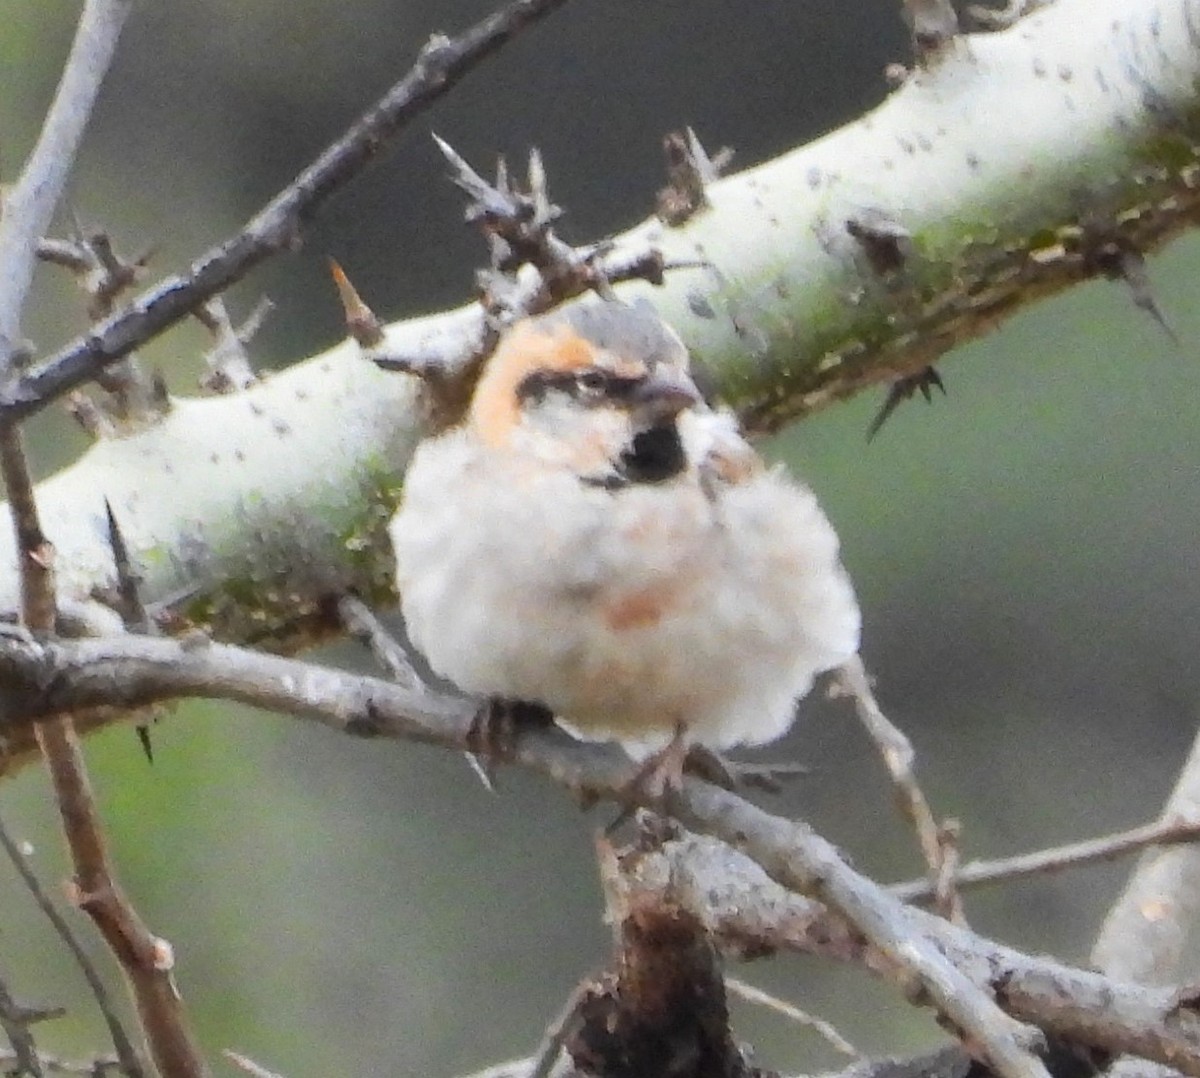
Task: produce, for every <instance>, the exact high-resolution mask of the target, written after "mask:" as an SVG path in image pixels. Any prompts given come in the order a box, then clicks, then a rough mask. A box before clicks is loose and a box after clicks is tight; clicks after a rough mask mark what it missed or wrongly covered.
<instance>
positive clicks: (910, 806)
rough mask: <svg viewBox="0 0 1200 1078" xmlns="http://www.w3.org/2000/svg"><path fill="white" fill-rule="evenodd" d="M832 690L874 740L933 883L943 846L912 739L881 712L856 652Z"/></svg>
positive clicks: (839, 675)
mask: <svg viewBox="0 0 1200 1078" xmlns="http://www.w3.org/2000/svg"><path fill="white" fill-rule="evenodd" d="M834 691H835V692H837V693H838V694H840V695H845V696H848V697H850V699H851V700H853V701H854V710H855V713H856V714H857V715H858V718H859V721H860V722H861V723H862V724H863V726H864V728H865V729H866V731H867V733H868V734H869V735H870V737H871V740H872V741H874V742H875V747H876V748H877V749H878V750H879V755H880V756H881V757H882V758H883V762H884V765H885V766H886V767H887V769H888V774H890V775H891V777H892V782H893V784H894V785H895V787H896V798H897V801H898V803H899V806H900V811H901V812H902V813H903V814H904V818H905V819H906V820H908V822H909V823H911V824H912V825H913V827H914V829H915V830H916V833H917V841H918V843H919V844H920V847H921V855H922V856H923V857H924V859H925V864H926V866H927V867H928V869H929V879H930V881H931V882H932V883H934V884H935V885H936V883H937V881H938V879H939V878H940V876H941V865H942V854H943V846H942V841H941V838H940V834H939V828H938V823H937V820H936V819H934V816H933V810H932V809H931V808H930V807H929V802H928V800H927V799H926V797H925V794H924V792H923V791H922V790H921V787H920V784H919V783H918V782H917V776H916V772H915V771H914V764H915V762H916V753H915V752H914V751H913V747H912V742H911V741H909V740H908V738H907V737H906V736H905V734H904V731H903V730H901V729H900V728H899V727H897V726H895V725H894V724H893V723H892V722H891V721H890V720H889V719H888V717H887V716H886V715H885V714H884V713H883V709H882V708H881V707H880V706H879V702H878V701H877V700H876V699H875V693H874V692H873V691H872V689H871V680H870V678H869V677H868V676H867V671H866V668H865V667H864V666H863V664H862V659H860V658H859V657H858V656H855V657H854V658H853V659H851V660H850V661H849V662H848V663H845V664H843V665H842V666H841V667H839V668H838V670H837V671H836V672H835V674H834Z"/></svg>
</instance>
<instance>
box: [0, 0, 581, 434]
mask: <svg viewBox="0 0 1200 1078" xmlns="http://www.w3.org/2000/svg"><path fill="white" fill-rule="evenodd" d="M564 3H566V0H511V2H510V3H509V4H507V5H506V6H505V7H503V8H501V9H500V10H499V11H498V12H495V13H494V14H492V15H489V16H487V17H486V18H484V19H482V20H480V21H479V22H478V23H476V24H475V25H474V26H473V27H471V28H470V29H469V30H467V31H465V32H464V33H462V34H460V35H459V36H458V37H455V38H448V37H443V36H435V37H433V38H431V39H430V41H429V42H428V44H426V46H425V47H424V49H422V51H421V54H420V56H419V57H418V58H417V61H416V63H415V64H414V65H413V68H412V70H411V71H410V72H409V74H408V75H407V76H405V78H403V79H402V80H401V81H400V82H398V83H397V84H396V85H395V86H393V87H392V89H391V90H389V91H388V92H387V93H386V94H385V95H384V96H383V97H382V98H381V99H380V100H379V101H378V102H377V103H376V104H375V105H374V106H373V107H372V108H370V109H368V110H367V111H366V112H365V113H363V115H362V116H360V117H359V119H358V120H357V121H356V122H355V123H354V124H352V125H351V126H350V128H349V129H348V130H347V132H346V133H345V134H344V135H342V136H341V137H340V138H338V139H337V140H336V141H334V142H333V143H332V144H331V145H330V146H329V147H328V148H327V149H326V150H325V151H324V152H323V153H322V154H321V155H320V157H318V158H317V159H316V160H315V161H314V162H313V163H312V164H311V165H309V166H308V167H307V168H306V169H305V170H304V171H303V172H301V173H300V175H299V176H297V177H296V179H295V180H293V181H292V183H290V184H289V185H288V186H287V187H285V188H284V189H283V190H282V191H281V192H279V194H278V195H276V196H275V198H273V199H272V200H271V201H270V202H269V203H268V204H267V205H266V206H265V207H263V209H262V210H260V211H259V212H258V213H257V214H255V215H254V217H252V218H251V219H250V220H249V221H248V222H247V223H246V224H245V226H244V227H243V228H242V230H241V231H240V232H239V233H238V234H237V235H235V236H231V237H230V238H229V239H227V240H225V241H224V242H223V243H220V244H218V245H217V246H215V247H213V248H211V249H210V250H209V251H207V252H205V253H204V254H203V255H201V256H200V257H199V258H198V259H197V260H196V261H195V262H194V263H193V264H192V267H191V269H190V270H189V271H188V272H187V273H186V274H183V275H180V276H174V277H169V278H167V279H166V280H164V281H162V282H160V283H159V284H158V285H156V286H155V287H154V288H152V289H150V290H149V291H147V292H144V293H143V294H142V295H140V296H138V297H137V298H136V299H134V300H133V301H132V302H131V303H130V304H129V305H128V306H127V307H125V308H124V309H123V310H121V311H118V312H117V313H116V314H114V315H113V316H112V317H110V318H107V319H105V320H104V321H103V322H101V323H99V324H98V325H96V326H94V327H93V328H92V329H91V330H89V331H88V333H86V334H85V335H84V336H82V337H79V338H78V339H76V340H75V341H73V342H72V343H70V344H68V345H67V346H66V347H65V348H63V349H61V350H60V351H59V352H58V353H57V354H56V355H54V356H52V357H50V358H49V359H48V360H46V362H44V363H42V364H41V365H40V366H38V367H37V368H36V369H33V370H30V371H29V372H28V373H27V374H25V375H24V376H23V377H22V378H21V379H20V380H19V382H18V383H17V384H16V385H15V386H13V387H12V388H10V389H9V390H8V391H7V392H6V393H5V394H4V396H3V399H0V426H7V425H10V424H12V423H14V422H16V421H17V420H20V419H23V418H25V417H27V416H29V415H32V414H33V413H34V412H37V411H39V410H40V409H42V408H44V407H45V406H46V405H47V404H49V403H50V402H52V401H54V400H56V399H57V398H59V397H61V396H63V395H64V394H65V393H67V392H69V391H70V390H72V389H74V388H76V387H77V386H79V385H81V384H82V383H83V382H86V381H87V380H88V379H90V378H93V377H95V376H96V374H97V372H98V371H100V370H101V369H103V368H104V367H105V366H106V365H107V364H109V363H113V362H115V361H116V360H118V359H120V358H121V357H122V356H126V355H128V354H129V353H130V352H132V351H133V350H134V349H135V348H137V347H138V346H139V345H141V344H143V343H144V342H145V341H147V340H149V339H150V338H152V337H154V336H155V335H156V334H158V333H160V332H162V331H163V330H164V329H166V328H167V327H168V326H171V325H174V324H175V323H176V322H178V321H179V320H180V319H182V318H185V317H187V316H188V315H189V314H190V313H191V312H192V311H194V310H196V308H197V307H199V306H200V305H201V304H202V303H204V302H205V301H206V300H209V299H211V298H212V297H213V296H216V295H217V294H218V293H220V292H222V291H224V290H225V289H227V288H228V287H229V286H230V285H231V284H233V283H234V282H235V281H237V280H239V279H240V278H241V277H242V276H244V275H245V274H246V273H247V272H248V271H249V270H250V269H252V268H253V267H254V266H256V265H258V264H259V263H260V262H262V261H264V260H265V259H267V258H269V257H270V256H272V255H274V254H277V253H279V252H280V251H284V250H287V249H288V248H290V247H293V246H295V245H296V244H297V243H298V242H299V241H300V237H301V231H302V226H303V225H305V224H306V223H307V222H308V221H309V220H310V219H311V218H312V217H313V215H314V214H315V213H316V212H317V210H318V209H319V208H320V206H321V205H323V204H324V203H325V202H326V201H327V200H328V199H329V197H330V196H331V195H333V194H334V192H336V191H338V190H339V189H340V188H341V187H343V186H344V185H345V184H346V183H347V181H349V180H350V179H352V178H353V177H354V176H355V175H357V174H358V173H359V172H361V171H362V170H363V169H364V168H365V167H366V166H367V164H368V163H369V162H370V161H371V160H373V159H374V158H375V157H377V156H378V154H379V149H380V146H381V144H382V143H384V142H385V141H387V140H388V139H390V138H392V137H394V136H395V135H396V134H397V132H399V131H400V130H401V129H403V127H404V126H405V125H406V124H408V123H409V122H410V121H412V120H413V119H414V117H416V116H418V115H420V114H421V113H422V112H423V111H425V110H426V109H427V108H428V107H429V106H430V105H432V104H433V103H434V102H435V101H437V100H438V99H439V98H441V97H443V96H444V95H445V94H446V93H447V92H448V91H449V90H451V89H453V88H454V86H456V85H457V84H458V83H459V82H460V81H461V80H462V79H463V77H464V76H465V75H467V74H468V73H469V72H470V71H472V70H474V69H475V68H476V67H477V66H478V65H479V63H480V61H482V60H483V59H485V58H486V57H488V56H490V55H491V54H492V53H494V52H496V51H497V50H498V49H499V48H500V47H501V46H503V45H504V44H505V43H506V42H508V41H509V40H511V39H512V38H513V37H514V36H516V35H517V34H518V33H520V32H521V31H522V30H524V29H525V28H526V27H528V26H529V25H531V24H532V23H534V22H537V21H538V20H540V19H542V18H544V17H545V16H547V15H549V14H550V13H552V12H553V11H555V10H556V9H557V8H560V7H562V6H563V4H564ZM31 248H32V244H31Z"/></svg>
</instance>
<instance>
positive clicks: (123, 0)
mask: <svg viewBox="0 0 1200 1078" xmlns="http://www.w3.org/2000/svg"><path fill="white" fill-rule="evenodd" d="M132 6H133V5H132V2H131V0H87V3H86V4H85V5H84V8H83V13H82V15H81V16H80V18H79V25H78V27H77V28H76V31H75V40H74V42H73V43H72V45H71V53H70V56H69V57H68V58H67V62H66V65H65V66H64V67H63V74H62V79H61V80H60V81H59V84H58V91H57V92H56V93H55V95H54V102H53V103H52V104H51V106H50V110H49V111H48V112H47V114H46V119H45V121H44V122H43V124H42V129H41V132H40V133H39V135H38V140H37V144H36V145H35V146H34V148H33V152H32V153H31V154H30V155H29V159H28V160H27V161H26V163H25V167H24V168H23V169H22V170H21V177H20V179H19V180H18V181H17V183H16V184H15V185H14V186H13V188H12V189H11V190H10V191H9V192H8V193H7V194H6V195H5V196H4V199H3V214H2V215H0V276H2V277H3V280H4V289H3V292H2V296H0V382H7V381H8V379H9V378H10V377H11V376H12V375H13V373H14V372H13V362H14V359H15V358H16V356H17V355H18V354H19V353H21V352H23V351H24V342H23V340H22V336H21V313H22V310H23V308H24V305H25V297H26V295H27V294H28V292H29V285H30V282H31V281H32V279H33V267H34V263H35V261H36V259H37V245H38V241H39V240H40V239H41V238H42V236H44V235H45V234H46V232H47V231H48V230H49V227H50V219H51V217H52V216H53V214H54V209H55V207H56V206H57V205H58V200H59V198H60V197H61V196H62V191H63V187H64V185H65V184H66V182H67V176H68V175H69V173H70V171H71V165H72V164H73V163H74V160H75V152H76V150H77V149H78V147H79V142H80V140H81V139H82V138H83V132H84V129H85V128H86V126H87V122H88V118H89V117H90V116H91V112H92V105H93V104H94V102H95V100H96V94H97V93H98V92H99V90H100V84H101V82H102V81H103V80H104V75H105V72H106V71H107V70H108V66H109V64H110V63H111V62H112V56H113V53H114V51H115V50H116V46H117V39H118V38H119V37H120V35H121V27H122V26H123V25H124V23H125V17H126V16H127V15H128V14H129V11H130V9H131V8H132Z"/></svg>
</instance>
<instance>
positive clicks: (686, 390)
mask: <svg viewBox="0 0 1200 1078" xmlns="http://www.w3.org/2000/svg"><path fill="white" fill-rule="evenodd" d="M701 400H703V398H702V397H701V396H700V390H698V389H697V388H696V383H695V382H693V381H692V380H691V378H690V377H689V376H688V375H687V373H686V372H684V371H681V370H679V369H678V368H676V367H668V366H663V367H660V368H657V369H655V370H654V371H653V372H652V373H650V374H649V375H647V377H646V378H645V379H644V380H643V381H642V382H640V383H638V385H637V387H636V388H635V389H634V391H633V397H632V404H633V408H632V412H633V417H634V420H635V421H636V422H637V424H638V425H639V426H647V427H652V426H654V425H655V424H657V423H661V422H662V421H663V420H664V419H674V418H675V416H677V415H678V414H679V413H680V412H682V411H685V410H686V409H688V408H694V407H695V406H696V405H697V404H699V403H700V402H701Z"/></svg>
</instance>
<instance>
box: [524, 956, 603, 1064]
mask: <svg viewBox="0 0 1200 1078" xmlns="http://www.w3.org/2000/svg"><path fill="white" fill-rule="evenodd" d="M592 985H593V982H592V980H591V979H590V978H587V977H585V978H584V979H583V980H582V981H580V982H579V983H578V984H577V985H576V986H575V987H574V988H573V989H572V990H571V992H570V994H569V995H568V996H567V999H566V1002H565V1003H564V1004H563V1006H562V1009H561V1010H560V1011H559V1012H558V1014H556V1015H555V1016H554V1020H553V1021H552V1022H551V1023H550V1024H549V1025H548V1026H547V1027H546V1032H545V1033H544V1034H542V1042H541V1044H539V1045H538V1047H537V1051H535V1052H534V1053H533V1055H532V1056H531V1057H530V1060H529V1068H528V1070H527V1071H526V1072H525V1074H524V1075H523V1076H522V1078H551V1075H553V1074H554V1072H555V1070H556V1069H557V1068H558V1064H559V1060H560V1059H561V1057H562V1052H563V1047H564V1045H565V1044H566V1043H567V1038H568V1037H569V1036H570V1035H571V1030H572V1029H573V1028H574V1026H575V1024H576V1022H577V1020H578V1017H579V1008H580V1005H581V1004H582V1003H583V1001H584V999H585V998H586V997H587V994H588V992H589V990H590V989H591V987H592Z"/></svg>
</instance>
